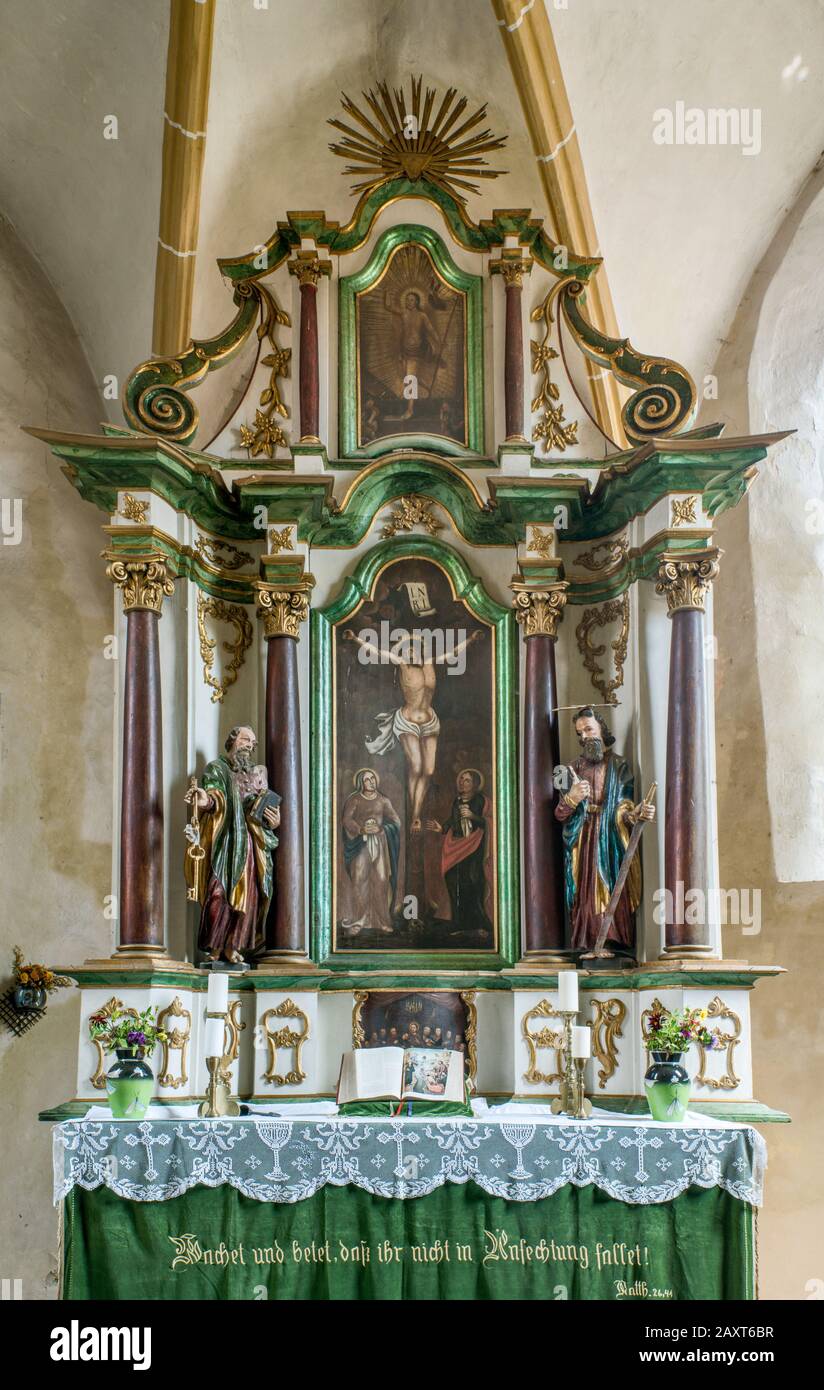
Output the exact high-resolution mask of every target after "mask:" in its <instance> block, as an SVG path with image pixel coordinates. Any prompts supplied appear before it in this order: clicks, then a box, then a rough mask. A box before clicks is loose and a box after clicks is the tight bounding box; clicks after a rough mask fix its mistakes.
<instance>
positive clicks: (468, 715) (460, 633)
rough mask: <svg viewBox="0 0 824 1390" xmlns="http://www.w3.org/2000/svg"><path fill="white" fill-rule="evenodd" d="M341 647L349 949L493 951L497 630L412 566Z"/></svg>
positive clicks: (345, 625)
mask: <svg viewBox="0 0 824 1390" xmlns="http://www.w3.org/2000/svg"><path fill="white" fill-rule="evenodd" d="M424 624H425V626H424ZM336 638H337V640H336V658H335V661H336V700H335V711H334V719H335V747H336V767H335V778H336V803H337V805H336V809H337V826H338V829H337V837H336V838H337V841H338V853H337V856H336V857H337V860H338V871H337V885H336V887H337V894H336V898H337V908H336V913H335V929H336V933H337V938H338V941H339V944H340V945H341V946H346V945H351V946H353V947H355V948H356V949H362V948H368V949H392V950H399V949H404V950H407V949H421V950H432V949H433V948H434V949H446V950H449V949H453V950H461V949H468V948H473V949H490V950H491V949H492V948H493V945H494V939H495V906H494V901H493V899H494V893H493V886H494V824H495V788H494V776H495V772H494V735H493V722H494V651H493V647H494V639H493V635H492V632H491V630H490V627H489V625H488V624H487V623H485V622H484V621H482V620H481V619H480V618H478V617H477V616H476V615H475V614H474V613H473V612H472V611H471V609H470V608H469V607H468V606H467V605H466V604H465V603H464V602H463V601H461V600H460V599H457V598H455V596H454V594H453V592H452V589H451V586H450V582H449V579H448V577H447V575H446V574H445V572H444V571H443V570H442V569H441V568H440V566H438V565H437V564H436V563H435V562H433V561H430V560H424V559H420V558H414V559H404V560H399V561H396V562H395V563H394V564H391V565H388V566H387V567H386V569H385V570H384V571H383V573H382V574H381V576H380V578H379V580H378V581H377V585H376V588H375V594H374V598H373V599H371V600H369V601H367V602H366V603H364V604H362V605H361V606H360V608H359V609H358V610H357V612H356V613H355V614H353V615H351V616H350V617H349V618H348V619H346V620H344V621H342V622H341V623H340V626H339V629H338V631H337V634H336ZM482 789H483V790H482Z"/></svg>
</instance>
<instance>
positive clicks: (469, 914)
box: [429, 767, 492, 936]
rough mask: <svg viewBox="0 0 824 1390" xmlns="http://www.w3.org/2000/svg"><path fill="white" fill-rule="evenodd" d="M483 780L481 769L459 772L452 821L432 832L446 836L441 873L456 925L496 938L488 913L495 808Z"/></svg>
mask: <svg viewBox="0 0 824 1390" xmlns="http://www.w3.org/2000/svg"><path fill="white" fill-rule="evenodd" d="M482 788H483V777H482V776H481V774H480V772H478V770H477V768H473V767H467V768H464V769H463V771H462V772H459V773H458V777H457V781H456V791H457V793H458V795H457V796H456V797H455V799H454V801H453V802H452V811H451V814H450V816H449V819H448V820H447V821H446V822H445V823H444V824H443V825H441V824H439V822H438V821H436V820H433V821H430V822H429V828H430V830H436V831H440V832H441V833H442V834H443V836H444V841H443V848H442V850H441V871H442V873H443V877H444V882H445V883H446V887H447V892H448V893H449V904H450V907H451V909H452V923H453V926H454V927H456V928H458V929H460V930H461V931H472V932H478V931H481V932H484V933H489V935H490V936H491V935H492V922H491V921H490V919H489V916H488V915H487V911H486V897H487V891H488V882H487V876H486V861H487V854H488V843H487V842H488V830H489V817H490V813H491V809H492V808H491V806H490V804H489V800H488V798H487V797H485V796H484V794H483V790H482Z"/></svg>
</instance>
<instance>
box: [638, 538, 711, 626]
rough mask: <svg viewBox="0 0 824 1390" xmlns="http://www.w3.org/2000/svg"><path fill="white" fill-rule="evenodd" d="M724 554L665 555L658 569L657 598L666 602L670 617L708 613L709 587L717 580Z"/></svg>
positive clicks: (702, 552)
mask: <svg viewBox="0 0 824 1390" xmlns="http://www.w3.org/2000/svg"><path fill="white" fill-rule="evenodd" d="M723 553H724V552H723V551H721V550H700V551H689V552H683V551H682V552H679V553H677V554H674V555H664V556H662V558H661V563H660V564H659V566H658V582H657V584H656V585H655V592H656V594H664V596H665V597H666V600H667V616H668V617H670V618H671V617H672V616H673V614H675V613H680V612H681V611H682V610H683V609H693V610H695V611H696V612H698V613H703V612H704V611H705V604H706V598H707V594H708V592H709V587H710V584H711V583H712V581H713V580H714V579H717V578H718V574H719V570H720V566H719V563H718V562H719V560H720V559H721V556H722V554H723Z"/></svg>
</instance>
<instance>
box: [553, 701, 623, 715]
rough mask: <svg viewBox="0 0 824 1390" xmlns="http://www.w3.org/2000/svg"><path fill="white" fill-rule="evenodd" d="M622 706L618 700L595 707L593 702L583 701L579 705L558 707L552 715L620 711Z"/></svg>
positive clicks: (601, 703)
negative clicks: (601, 710) (608, 710)
mask: <svg viewBox="0 0 824 1390" xmlns="http://www.w3.org/2000/svg"><path fill="white" fill-rule="evenodd" d="M620 706H621V701H620V700H616V701H615V702H614V703H613V702H612V701H610V700H602V701H601V702H600V704H597V705H594V704H593V703H592V701H591V700H583V701H582V702H581V704H578V705H556V706H555V708H554V709H551V710H550V714H564V713H568V711H569V710H573V709H620Z"/></svg>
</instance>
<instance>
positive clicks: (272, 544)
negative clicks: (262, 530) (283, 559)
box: [269, 526, 295, 555]
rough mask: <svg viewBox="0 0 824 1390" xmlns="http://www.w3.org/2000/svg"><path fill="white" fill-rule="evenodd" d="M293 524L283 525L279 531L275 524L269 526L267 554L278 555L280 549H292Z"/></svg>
mask: <svg viewBox="0 0 824 1390" xmlns="http://www.w3.org/2000/svg"><path fill="white" fill-rule="evenodd" d="M293 530H294V527H293V526H284V527H283V528H282V529H281V530H280V531H279V530H278V528H277V527H276V526H270V527H269V554H270V555H279V554H280V552H281V551H282V550H294V548H295V547H294V546H293V544H292V532H293Z"/></svg>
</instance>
